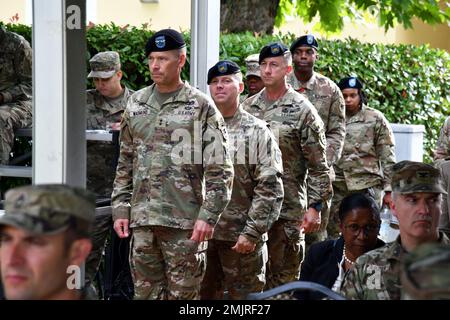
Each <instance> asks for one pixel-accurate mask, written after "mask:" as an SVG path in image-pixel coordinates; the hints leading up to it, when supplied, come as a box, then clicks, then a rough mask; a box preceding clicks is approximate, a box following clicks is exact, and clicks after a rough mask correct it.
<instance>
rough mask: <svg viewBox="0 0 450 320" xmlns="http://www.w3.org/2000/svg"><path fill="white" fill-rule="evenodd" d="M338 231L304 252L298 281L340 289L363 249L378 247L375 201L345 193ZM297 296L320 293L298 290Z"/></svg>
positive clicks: (312, 296) (311, 296)
mask: <svg viewBox="0 0 450 320" xmlns="http://www.w3.org/2000/svg"><path fill="white" fill-rule="evenodd" d="M339 219H340V221H341V223H340V228H341V232H342V235H341V237H339V238H338V239H335V240H326V241H322V242H318V243H315V244H313V245H312V246H311V248H310V249H309V250H308V253H307V254H306V257H305V260H304V262H303V264H302V269H301V273H300V281H311V282H316V283H319V284H322V285H324V286H326V287H328V288H330V289H332V290H334V291H338V290H339V289H340V285H341V283H342V279H343V277H344V274H345V272H346V271H347V270H349V269H350V268H351V267H352V266H353V264H354V263H355V260H356V259H357V258H358V257H359V256H360V255H362V254H363V253H365V252H367V251H370V250H373V249H376V248H379V247H381V246H383V245H384V242H383V241H381V240H380V239H378V238H377V235H378V231H379V230H380V224H381V220H380V213H379V208H378V205H377V204H376V203H375V201H374V200H373V199H372V198H371V197H368V196H366V195H364V194H362V193H353V194H351V195H349V196H347V197H345V198H344V199H343V200H342V202H341V205H340V207H339ZM294 296H295V297H296V298H298V299H302V300H316V299H321V298H323V297H324V296H323V295H322V294H321V293H309V292H306V291H298V292H296V293H295V294H294Z"/></svg>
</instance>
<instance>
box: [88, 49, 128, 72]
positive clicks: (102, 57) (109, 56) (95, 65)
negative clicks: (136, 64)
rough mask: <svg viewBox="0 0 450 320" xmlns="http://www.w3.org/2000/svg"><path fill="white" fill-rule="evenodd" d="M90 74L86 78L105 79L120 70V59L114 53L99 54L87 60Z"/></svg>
mask: <svg viewBox="0 0 450 320" xmlns="http://www.w3.org/2000/svg"><path fill="white" fill-rule="evenodd" d="M89 64H90V66H91V72H90V73H89V74H88V78H102V79H107V78H110V77H112V76H113V75H114V74H115V73H116V72H117V71H119V70H120V57H119V54H118V53H117V52H116V51H104V52H99V53H97V54H96V55H95V56H93V57H92V59H91V60H89Z"/></svg>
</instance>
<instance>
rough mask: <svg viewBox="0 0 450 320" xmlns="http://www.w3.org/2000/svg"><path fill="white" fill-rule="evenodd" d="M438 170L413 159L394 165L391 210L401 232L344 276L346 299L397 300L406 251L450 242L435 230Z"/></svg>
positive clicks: (439, 189)
mask: <svg viewBox="0 0 450 320" xmlns="http://www.w3.org/2000/svg"><path fill="white" fill-rule="evenodd" d="M441 194H446V192H445V190H444V189H443V188H442V186H441V184H440V176H439V170H437V169H435V168H434V167H433V166H431V165H428V164H424V163H420V162H413V161H401V162H399V163H396V164H395V165H394V166H393V176H392V200H393V201H392V208H391V209H392V212H393V214H394V215H395V216H396V217H397V219H398V222H399V227H400V235H399V237H398V238H397V240H396V241H394V242H391V243H389V244H387V245H385V246H384V247H381V248H379V249H376V250H372V251H369V252H368V253H366V254H364V255H362V256H360V257H359V258H358V259H357V260H356V263H355V264H354V265H353V269H351V270H350V272H349V273H348V274H347V275H346V277H345V278H344V284H343V287H342V289H341V293H342V294H343V295H344V296H346V297H347V298H348V299H357V300H399V299H400V298H401V282H400V271H401V263H402V261H403V259H404V258H405V256H406V254H407V253H408V252H411V251H413V250H414V249H415V248H416V247H418V246H419V245H421V244H424V243H441V244H446V245H449V244H450V241H449V239H448V238H447V236H446V235H445V234H443V233H442V232H438V222H439V214H440V212H441V208H440V206H441Z"/></svg>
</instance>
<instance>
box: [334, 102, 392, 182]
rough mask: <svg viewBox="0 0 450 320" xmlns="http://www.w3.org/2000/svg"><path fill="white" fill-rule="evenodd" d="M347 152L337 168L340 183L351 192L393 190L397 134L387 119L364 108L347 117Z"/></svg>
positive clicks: (376, 112)
mask: <svg viewBox="0 0 450 320" xmlns="http://www.w3.org/2000/svg"><path fill="white" fill-rule="evenodd" d="M345 125H346V131H347V132H346V135H345V142H344V150H343V151H342V156H341V159H340V160H339V161H338V162H337V163H336V164H335V167H334V170H335V172H336V180H337V181H345V183H346V184H347V188H348V190H362V189H366V188H369V187H373V186H380V187H381V188H384V190H390V183H391V175H392V168H391V167H392V165H393V164H395V153H394V134H393V133H392V129H391V127H390V126H389V123H388V121H387V120H386V118H385V117H384V115H383V114H382V113H381V112H380V111H378V110H375V109H372V108H369V107H367V106H365V105H363V106H362V107H361V110H360V111H359V112H358V113H356V114H355V115H353V116H351V117H347V121H346V124H345Z"/></svg>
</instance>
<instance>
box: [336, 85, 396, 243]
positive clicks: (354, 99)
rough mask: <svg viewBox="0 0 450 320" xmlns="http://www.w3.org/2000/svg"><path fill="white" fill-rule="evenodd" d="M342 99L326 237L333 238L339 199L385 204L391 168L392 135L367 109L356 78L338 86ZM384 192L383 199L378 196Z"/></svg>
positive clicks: (377, 115)
mask: <svg viewBox="0 0 450 320" xmlns="http://www.w3.org/2000/svg"><path fill="white" fill-rule="evenodd" d="M339 88H340V89H341V90H342V93H343V95H344V99H345V108H346V110H345V113H346V124H345V126H346V128H347V129H346V134H345V142H344V150H343V151H342V156H341V158H340V159H339V160H338V161H337V162H336V163H335V165H334V171H335V173H336V179H335V181H334V182H333V190H334V196H333V200H332V203H331V217H330V222H329V225H328V234H329V236H331V237H337V236H338V234H339V231H338V230H339V223H340V222H339V218H338V214H337V212H338V211H339V206H340V204H341V201H342V199H343V198H345V197H346V196H348V195H349V194H351V193H357V192H360V193H364V194H366V195H368V196H370V197H372V198H373V199H374V200H375V201H376V203H377V204H378V205H381V204H382V202H383V203H385V204H389V202H390V190H391V185H390V183H391V172H392V166H393V165H394V164H395V153H394V134H393V133H392V129H391V127H390V126H389V123H388V121H387V120H386V118H385V116H384V115H383V114H382V113H381V112H380V111H378V110H375V109H372V108H369V107H367V105H366V103H367V99H366V96H365V94H364V91H363V85H362V83H361V82H360V81H359V79H358V78H356V77H348V78H344V79H342V80H341V81H340V82H339ZM383 191H384V192H385V195H384V196H383V199H382V198H381V196H382V192H383Z"/></svg>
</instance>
